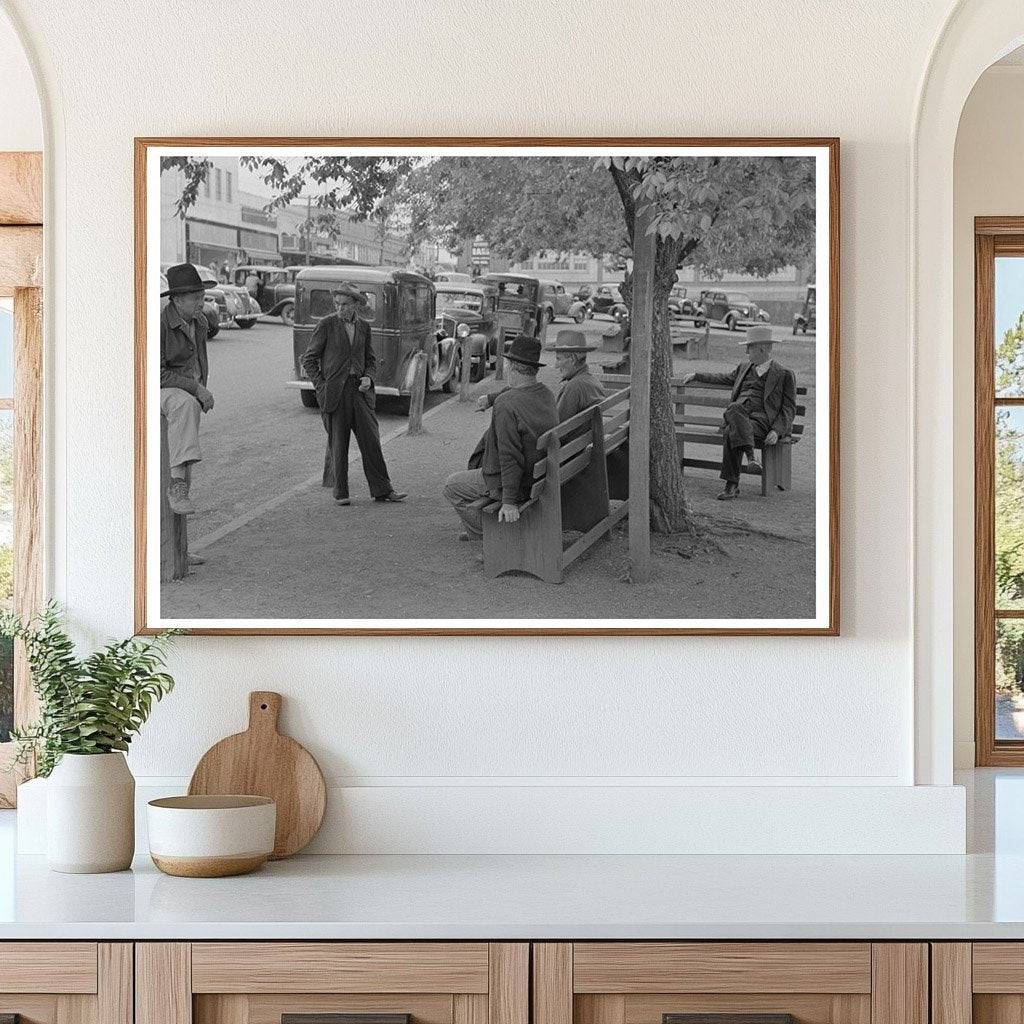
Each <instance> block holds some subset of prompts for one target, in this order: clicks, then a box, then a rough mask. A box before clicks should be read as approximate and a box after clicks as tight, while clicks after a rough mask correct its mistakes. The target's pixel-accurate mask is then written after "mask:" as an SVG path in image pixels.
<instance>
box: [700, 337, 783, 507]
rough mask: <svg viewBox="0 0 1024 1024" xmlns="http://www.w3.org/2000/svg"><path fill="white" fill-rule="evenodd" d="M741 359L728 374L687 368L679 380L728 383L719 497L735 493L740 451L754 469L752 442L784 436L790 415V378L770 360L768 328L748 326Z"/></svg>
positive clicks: (773, 441)
mask: <svg viewBox="0 0 1024 1024" xmlns="http://www.w3.org/2000/svg"><path fill="white" fill-rule="evenodd" d="M740 344H741V345H744V346H746V350H747V358H746V359H745V360H744V361H743V362H742V363H740V365H739V366H737V367H736V370H735V372H734V373H690V374H687V376H686V377H685V378H684V379H683V380H684V383H687V384H689V383H690V382H694V383H697V384H729V385H731V386H732V400H731V401H730V403H729V405H728V406H726V409H725V412H724V413H723V418H724V420H725V425H724V427H723V429H722V433H723V435H724V436H723V439H722V472H721V474H720V475H721V477H722V479H723V480H724V481H725V490H724V491H722V493H721V494H719V495H718V500H719V501H731V500H732V499H733V498H735V497H736V495H737V494H739V490H740V469H741V468H742V466H743V456H744V454H746V456H747V462H748V464H749V465H751V466H754V467H756V468H758V469H760V466H759V465H758V463H757V462H756V460H755V458H754V446H755V445H757V446H760V445H773V444H778V443H779V440H780V439H782V438H785V437H789V435H790V433H791V432H792V429H793V417H794V416H795V415H796V377H795V376H794V375H793V371H792V370H787V369H786V368H785V367H784V366H780V365H779V364H778V363H777V362H775V360H774V359H772V331H771V328H770V327H761V326H757V327H751V328H750V329H749V330H748V331H747V337H746V339H745V340H744V341H742V342H740Z"/></svg>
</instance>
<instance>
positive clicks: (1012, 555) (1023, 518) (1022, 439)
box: [995, 313, 1024, 608]
mask: <svg viewBox="0 0 1024 1024" xmlns="http://www.w3.org/2000/svg"><path fill="white" fill-rule="evenodd" d="M1022 382H1024V313H1022V314H1021V315H1020V316H1019V317H1018V318H1017V322H1016V324H1015V325H1014V326H1013V327H1011V328H1010V329H1009V330H1007V331H1006V333H1005V334H1004V335H1003V339H1002V341H1001V342H1000V343H999V345H998V346H997V348H996V393H997V394H1003V395H1006V394H1020V392H1021V384H1022ZM995 433H996V451H995V536H996V566H995V577H996V607H997V608H998V607H1003V608H1007V607H1024V424H1022V418H1021V416H1020V413H1019V412H1018V411H1017V410H1010V409H1006V408H1001V409H998V410H997V411H996V423H995Z"/></svg>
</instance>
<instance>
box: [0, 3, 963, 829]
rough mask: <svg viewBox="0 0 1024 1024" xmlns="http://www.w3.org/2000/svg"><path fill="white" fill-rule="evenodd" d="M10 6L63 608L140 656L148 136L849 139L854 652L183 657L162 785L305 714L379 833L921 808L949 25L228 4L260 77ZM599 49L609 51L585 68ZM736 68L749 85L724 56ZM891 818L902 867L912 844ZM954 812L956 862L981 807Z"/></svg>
mask: <svg viewBox="0 0 1024 1024" xmlns="http://www.w3.org/2000/svg"><path fill="white" fill-rule="evenodd" d="M7 4H8V6H9V7H10V8H11V10H12V11H13V12H14V14H15V17H16V19H17V20H18V21H19V23H20V24H21V26H22V27H23V30H24V31H25V33H26V36H27V39H28V42H29V46H30V48H31V50H32V52H33V53H34V55H35V57H36V58H37V59H38V61H39V63H40V66H41V69H42V74H43V79H44V83H45V88H46V91H47V94H48V101H49V103H50V106H51V110H52V113H53V123H54V127H53V138H52V139H51V140H49V141H50V147H51V149H50V152H51V157H52V159H51V162H50V164H51V166H50V174H51V179H50V185H51V192H50V200H49V201H50V204H51V205H50V206H49V207H48V216H49V217H50V224H51V248H50V250H48V256H49V257H50V261H49V265H48V274H49V276H48V281H49V284H50V286H51V289H50V299H49V301H50V302H51V303H52V308H51V316H50V318H49V321H48V322H49V325H50V329H51V334H50V343H51V348H52V351H51V362H50V365H51V375H50V382H51V391H50V398H51V407H50V417H49V421H48V430H49V435H48V436H49V437H50V440H51V456H52V467H53V469H52V488H51V490H52V493H51V495H50V502H51V508H52V510H53V523H52V530H51V536H50V542H51V551H52V583H53V590H54V592H55V593H56V594H57V596H59V597H60V598H61V599H62V600H63V601H64V602H65V603H66V604H67V607H68V609H69V612H70V614H71V616H72V617H73V618H74V620H75V621H76V623H77V624H78V625H79V627H80V628H81V629H82V631H83V633H84V634H86V635H89V636H91V637H93V638H97V637H100V636H105V635H109V634H115V633H116V634H124V633H127V632H129V631H130V630H131V628H132V527H133V524H132V513H131V493H132V441H131V437H132V366H131V361H132V337H131V323H132V294H131V279H132V277H131V272H132V241H131V238H132V235H131V232H132V190H131V187H132V145H131V142H132V137H133V136H135V135H204V134H208V135H218V134H224V135H246V134H249V135H257V134H266V135H274V134H286V135H310V136H315V135H334V136H340V135H346V134H353V135H356V134H363V135H403V134H408V135H412V134H438V135H456V134H462V135H472V134H504V133H507V134H511V135H515V134H537V135H541V134H551V135H587V134H618V135H630V134H637V135H640V134H651V135H658V134H662V135H702V134H705V135H712V134H726V135H728V134H733V135H773V134H774V135H838V136H840V137H841V138H842V141H843V158H842V174H843V187H842V196H843V201H842V217H843V246H842V256H843V273H842V294H843V306H842V326H843V330H842V348H843V355H842V374H841V376H842V470H843V472H842V486H843V501H842V508H843V511H842V532H843V545H842V550H843V558H842V575H843V580H842V603H843V617H842V628H843V636H842V637H841V638H839V639H779V640H772V639H733V640H721V639H699V638H697V639H694V638H679V639H635V640H630V639H616V638H612V639H598V638H594V639H580V638H576V639H572V640H542V639H536V640H515V641H511V640H501V639H495V640H486V639H468V638H464V639H457V638H453V639H375V640H353V639H338V638H321V639H303V638H286V639H273V638H266V639H238V638H193V639H184V640H182V641H180V642H179V644H178V647H177V653H176V655H175V658H174V664H173V669H174V671H175V674H176V676H177V678H178V681H179V689H178V690H177V691H176V693H175V694H174V695H173V697H172V698H171V699H170V700H169V701H168V702H167V703H166V704H165V705H163V706H161V707H160V708H159V710H158V712H157V714H156V715H155V716H154V721H153V723H152V725H151V726H150V727H149V728H148V729H147V731H146V732H145V733H144V734H143V736H142V738H141V739H140V740H139V742H138V743H137V744H136V745H135V748H134V750H133V755H132V764H133V768H134V769H135V770H136V772H137V773H139V774H140V775H143V776H149V777H153V778H168V779H172V780H173V779H179V778H180V777H181V776H187V774H188V773H189V771H190V769H191V766H192V765H193V763H194V761H195V759H196V758H197V757H198V756H199V754H200V753H201V752H202V750H203V749H205V747H206V746H207V745H209V744H210V743H211V742H212V741H213V740H215V739H216V738H217V737H218V736H220V735H221V734H223V733H224V732H225V731H230V730H233V729H235V728H237V727H238V726H239V725H240V724H241V720H242V713H243V712H242V709H243V707H244V695H245V693H246V692H247V691H248V690H249V689H251V688H256V687H262V688H274V689H279V690H282V691H283V692H284V693H285V695H286V698H287V701H288V707H289V710H288V712H287V714H286V726H287V728H288V729H289V730H290V731H292V732H293V733H295V734H297V735H300V736H301V737H302V738H303V740H304V741H305V742H306V743H307V745H308V746H309V747H310V748H311V749H312V750H313V751H314V753H315V754H316V755H317V757H318V758H319V759H320V761H321V764H322V765H323V767H324V770H325V773H326V774H327V775H328V776H329V777H330V779H331V780H332V781H333V782H334V783H335V784H336V785H338V786H350V787H352V788H351V789H347V790H344V791H339V798H338V799H337V800H336V806H339V807H341V808H343V809H344V810H345V812H346V813H348V809H349V808H354V807H358V806H360V800H361V799H362V796H363V794H364V792H365V790H366V789H367V788H373V789H375V790H381V793H384V796H382V797H381V800H380V802H378V803H376V804H375V805H374V807H375V810H374V813H376V814H378V815H379V814H386V813H387V808H388V807H389V806H394V807H396V808H397V807H399V806H402V807H403V808H404V810H403V813H406V814H408V813H410V811H409V807H410V806H412V807H415V806H421V807H424V808H435V807H437V806H439V805H440V804H442V803H446V802H449V803H450V802H452V801H454V803H455V804H458V803H459V800H460V799H462V798H461V797H460V795H459V794H460V792H463V791H464V790H465V789H466V786H467V785H468V786H473V787H480V786H484V787H492V786H497V787H502V786H506V785H509V784H514V785H516V786H518V787H524V786H525V787H533V786H538V787H544V788H545V789H550V788H551V787H563V786H575V785H580V784H586V785H588V786H595V785H603V784H604V783H609V784H616V783H618V784H621V783H623V782H626V781H633V782H637V783H641V784H645V785H646V784H650V783H659V784H668V785H674V784H687V785H691V786H698V785H700V786H704V785H728V786H737V787H745V786H750V785H755V786H757V785H760V786H763V785H767V784H774V785H782V786H789V785H792V786H799V787H835V786H848V787H850V786H858V785H864V786H872V787H884V786H892V787H904V786H908V785H909V784H910V783H911V782H912V781H913V756H914V751H913V704H914V691H913V667H912V640H911V630H912V627H911V607H912V584H911V578H912V577H911V562H910V557H911V556H910V552H911V523H912V516H913V502H912V491H911V483H910V481H911V474H910V468H909V461H910V455H911V451H912V444H913V440H912V436H911V407H912V383H911V370H910V366H911V362H912V353H911V343H910V336H909V330H908V329H907V325H908V323H909V320H908V316H909V297H910V274H909V263H910V259H909V252H908V240H907V239H908V231H907V224H908V220H909V202H910V194H911V188H910V182H909V180H908V160H909V149H910V139H911V131H912V115H913V105H914V99H915V91H916V89H917V86H918V83H919V81H920V79H921V77H922V74H923V71H924V67H925V63H926V59H927V55H928V52H929V48H930V47H931V45H932V41H933V40H934V39H935V37H936V34H937V32H938V29H939V26H940V23H941V21H942V17H943V15H944V13H945V8H946V2H945V0H921V2H916V3H913V4H906V5H899V4H864V3H860V2H855V0H839V2H836V3H833V4H830V5H827V6H825V5H821V4H819V3H817V2H812V0H762V2H761V3H759V4H757V5H751V4H749V3H741V2H739V0H714V2H712V3H710V4H704V5H702V6H701V9H700V17H694V11H693V10H691V9H689V8H688V5H686V4H679V3H674V2H670V0H652V2H649V3H646V4H644V5H632V6H630V7H629V8H628V9H627V7H625V6H624V7H622V8H621V9H617V11H616V13H615V14H614V15H613V14H611V13H610V12H609V11H608V9H607V7H606V5H604V4H602V3H600V2H598V0H591V2H589V3H582V4H581V3H575V4H571V5H570V4H565V5H562V6H561V7H555V6H552V5H551V4H549V3H542V2H541V0H513V2H510V3H507V4H504V5H502V6H501V8H500V9H499V10H495V9H493V8H490V7H487V6H484V5H469V6H462V5H457V4H453V3H450V2H449V3H436V2H433V3H426V2H424V3H415V2H412V0H395V2H393V3H392V4H391V5H389V6H388V7H387V8H386V9H382V8H381V6H380V5H379V4H377V3H372V2H370V0H356V2H353V3H349V4H346V5H345V6H344V7H341V6H335V5H331V4H328V3H326V2H325V3H318V4H307V5H298V6H294V7H293V8H291V9H290V10H291V17H290V18H288V19H284V20H282V18H281V17H280V6H279V5H276V4H271V3H269V2H267V0H253V2H252V3H249V4H246V5H237V6H236V5H228V6H225V7H222V8H221V9H220V24H221V32H222V37H223V38H225V39H229V38H230V39H237V38H242V37H243V31H242V30H243V28H244V38H245V39H246V41H247V47H248V49H249V50H250V51H251V52H253V53H255V54H256V55H257V59H256V60H254V61H253V62H252V64H251V65H243V64H242V63H241V61H240V59H239V58H238V56H237V54H235V53H233V52H229V51H228V50H226V49H220V48H218V47H216V46H213V45H201V44H197V43H196V41H195V35H196V31H195V30H194V29H193V28H192V27H183V26H190V25H191V22H190V19H191V18H192V17H193V14H194V9H193V7H192V5H191V4H188V3H186V2H184V0H176V2H169V3H166V4H163V5H160V6H155V5H154V6H151V5H148V4H145V5H144V4H142V3H139V2H135V3H128V2H124V0H122V2H120V3H116V2H115V3H111V2H103V0H83V2H81V3H79V4H78V5H75V6H74V7H71V8H67V7H64V6H62V5H40V4H34V3H30V2H28V0H17V2H13V0H7ZM620 14H621V17H620ZM127 25H131V26H132V29H131V31H125V27H126V26H127ZM585 25H602V26H606V27H607V28H608V29H609V31H611V32H612V33H613V34H617V39H616V42H615V43H614V44H609V45H604V44H600V43H594V44H593V45H590V44H588V43H586V42H583V41H581V35H580V29H581V26H585ZM203 31H205V29H204V30H203ZM200 35H202V33H200ZM723 39H729V40H730V46H731V49H732V51H733V53H734V54H739V55H748V56H746V57H744V56H740V57H738V58H737V57H735V56H734V57H732V58H731V59H723V57H722V54H721V46H722V41H723ZM113 40H116V41H117V45H116V46H114V45H112V41H113ZM447 54H459V55H463V57H462V58H461V63H460V62H456V63H453V62H452V61H450V60H447V59H445V55H447ZM467 54H472V55H473V56H472V57H471V58H468V59H466V58H465V56H464V55H467ZM638 58H639V59H638ZM254 96H256V97H258V103H254V101H253V97H254ZM0 146H3V140H2V139H0ZM96 267H102V268H103V273H102V274H99V275H97V274H96V273H95V268H96ZM96 307H100V308H102V309H103V311H104V316H103V318H102V319H101V320H98V319H97V316H96ZM880 311H883V313H884V315H880ZM409 787H423V788H412V789H410V788H409ZM386 790H393V791H394V793H395V794H396V796H395V802H394V804H393V805H390V804H389V803H388V800H387V798H386V793H385V792H384V791H386ZM560 791H561V790H560ZM410 792H411V793H415V794H417V795H418V799H417V800H414V801H411V802H409V801H407V802H406V803H404V804H403V803H402V800H403V799H406V798H407V797H408V795H409V793H410ZM800 792H802V793H804V794H807V793H809V792H812V791H810V790H801V791H800ZM820 792H821V796H820V797H814V796H810V797H807V799H808V800H809V801H810V803H808V804H806V805H804V809H805V811H806V810H807V808H810V812H809V813H810V815H811V825H812V826H815V827H818V828H820V830H822V831H827V829H828V827H829V823H828V820H827V818H828V814H829V808H830V807H832V806H835V801H836V800H838V799H839V796H840V794H839V793H837V792H836V791H835V790H832V791H831V792H832V794H833V795H832V796H829V795H828V794H829V790H827V789H821V790H820ZM846 792H847V793H849V792H851V791H850V790H847V791H846ZM876 792H877V798H873V799H874V804H873V806H875V807H876V808H877V814H878V821H877V825H878V828H879V838H878V843H879V844H880V848H884V847H885V846H886V845H887V844H890V845H892V844H897V843H898V842H899V833H900V830H898V829H892V827H891V822H892V820H894V819H893V818H892V817H891V816H888V815H887V809H886V804H885V799H884V796H885V791H884V790H882V789H876ZM380 795H381V794H378V796H380ZM492 795H493V794H492ZM510 795H511V793H510ZM519 795H520V793H519V792H518V791H517V806H518V805H519V803H520V802H521V801H519V799H518V797H519ZM496 796H497V798H496V801H495V806H496V807H500V806H501V803H502V801H501V796H500V793H498V794H497V795H496ZM581 803H582V801H581ZM460 806H463V805H460ZM467 806H468V805H467ZM526 806H529V801H528V800H527V801H526ZM565 806H566V807H567V808H569V809H570V812H569V813H571V808H572V806H573V803H572V800H571V799H568V800H567V802H566V804H565ZM929 806H931V808H932V810H933V812H934V813H935V814H940V813H941V814H943V815H947V816H948V818H949V822H948V824H949V829H950V831H949V833H948V835H947V836H946V840H948V841H949V842H951V843H953V844H954V845H955V844H956V843H957V842H959V841H961V840H962V833H961V834H960V838H959V839H958V838H957V829H958V828H961V827H962V805H961V804H959V803H958V802H957V801H956V800H954V801H952V802H950V801H947V800H946V799H945V797H944V796H943V797H941V799H940V800H939V802H937V803H935V804H933V805H929ZM353 813H356V812H353ZM481 813H495V812H481ZM524 813H526V812H524ZM703 813H705V814H706V813H707V811H704V812H703ZM958 816H959V817H958ZM896 820H901V819H896ZM933 824H934V823H933ZM812 831H813V829H812ZM946 840H944V841H946ZM805 841H808V842H810V841H812V840H805ZM680 842H681V843H683V842H685V840H683V839H681V840H680ZM936 842H940V841H938V840H936ZM940 845H941V842H940Z"/></svg>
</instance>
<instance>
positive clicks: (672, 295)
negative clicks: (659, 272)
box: [668, 284, 704, 326]
mask: <svg viewBox="0 0 1024 1024" xmlns="http://www.w3.org/2000/svg"><path fill="white" fill-rule="evenodd" d="M668 312H669V315H670V316H671V317H673V318H674V319H676V320H693V321H694V323H695V324H697V323H699V324H700V326H703V325H704V309H703V307H702V306H701V304H700V302H699V300H697V299H695V298H692V297H691V296H689V295H688V294H687V290H686V288H685V287H684V286H683V285H681V284H677V285H674V286H673V288H672V291H671V292H669V296H668Z"/></svg>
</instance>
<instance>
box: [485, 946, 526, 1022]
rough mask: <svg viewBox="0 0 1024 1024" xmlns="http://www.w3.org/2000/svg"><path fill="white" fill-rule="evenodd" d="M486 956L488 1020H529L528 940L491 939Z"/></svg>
mask: <svg viewBox="0 0 1024 1024" xmlns="http://www.w3.org/2000/svg"><path fill="white" fill-rule="evenodd" d="M488 960H489V966H488V986H487V1017H488V1021H489V1024H530V944H529V943H528V942H492V943H491V944H490V947H489V953H488Z"/></svg>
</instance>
